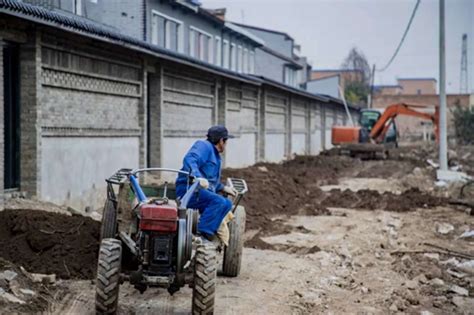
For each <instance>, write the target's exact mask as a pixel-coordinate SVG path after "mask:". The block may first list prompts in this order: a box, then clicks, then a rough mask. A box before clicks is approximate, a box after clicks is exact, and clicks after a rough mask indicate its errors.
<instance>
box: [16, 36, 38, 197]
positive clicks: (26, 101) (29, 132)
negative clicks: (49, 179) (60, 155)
mask: <svg viewBox="0 0 474 315" xmlns="http://www.w3.org/2000/svg"><path fill="white" fill-rule="evenodd" d="M38 41H39V34H38V33H37V32H36V31H33V32H30V33H29V34H28V40H27V42H26V43H24V44H22V45H20V102H21V103H20V126H21V127H20V128H21V140H20V141H21V144H20V152H21V153H20V156H21V163H20V170H21V171H20V174H21V176H20V189H21V190H22V191H26V192H28V193H29V194H30V195H33V196H36V195H39V191H40V188H41V177H40V166H39V165H40V163H41V139H40V121H39V117H41V107H40V106H39V105H38V99H39V94H40V85H39V84H40V79H39V77H40V76H41V67H40V62H41V55H40V54H41V51H40V48H39V42H38Z"/></svg>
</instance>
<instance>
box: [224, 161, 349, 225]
mask: <svg viewBox="0 0 474 315" xmlns="http://www.w3.org/2000/svg"><path fill="white" fill-rule="evenodd" d="M353 166H354V160H353V159H351V158H349V157H343V156H296V157H295V158H294V159H292V160H290V161H286V162H284V163H281V164H275V163H259V164H256V165H254V166H251V167H247V168H241V169H225V170H224V171H223V178H226V177H236V178H243V179H245V180H246V181H247V184H248V187H249V192H248V193H247V194H246V195H245V197H244V199H243V201H242V204H243V205H244V206H245V207H246V211H247V228H248V229H260V228H265V227H268V226H267V224H268V223H269V222H270V220H269V218H270V217H271V216H275V215H296V214H300V215H318V214H327V213H328V211H327V209H325V208H318V207H317V206H316V205H317V204H318V202H319V201H320V200H321V198H322V197H323V195H324V193H323V192H322V191H321V190H320V189H319V186H321V185H328V184H335V183H337V178H338V177H339V176H340V173H341V172H343V171H345V170H347V169H349V168H351V167H353Z"/></svg>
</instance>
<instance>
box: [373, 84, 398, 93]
mask: <svg viewBox="0 0 474 315" xmlns="http://www.w3.org/2000/svg"><path fill="white" fill-rule="evenodd" d="M402 91H403V88H402V86H401V85H374V88H373V93H374V94H375V95H400V94H402Z"/></svg>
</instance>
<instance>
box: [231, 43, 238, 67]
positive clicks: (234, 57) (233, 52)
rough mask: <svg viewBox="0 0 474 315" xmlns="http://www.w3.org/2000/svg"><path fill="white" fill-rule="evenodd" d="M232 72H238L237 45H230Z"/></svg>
mask: <svg viewBox="0 0 474 315" xmlns="http://www.w3.org/2000/svg"><path fill="white" fill-rule="evenodd" d="M230 70H233V71H237V49H236V48H235V44H234V43H231V44H230Z"/></svg>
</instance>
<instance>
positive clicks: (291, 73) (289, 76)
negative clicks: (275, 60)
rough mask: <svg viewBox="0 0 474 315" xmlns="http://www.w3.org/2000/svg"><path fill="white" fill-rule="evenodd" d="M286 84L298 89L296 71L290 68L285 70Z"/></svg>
mask: <svg viewBox="0 0 474 315" xmlns="http://www.w3.org/2000/svg"><path fill="white" fill-rule="evenodd" d="M284 72H285V73H284V82H285V84H288V85H289V86H293V87H296V86H297V83H296V71H295V70H294V69H292V68H290V67H285V68H284Z"/></svg>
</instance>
